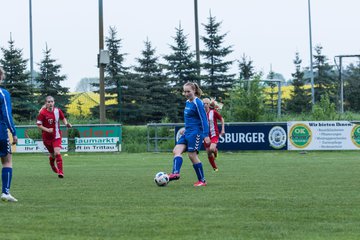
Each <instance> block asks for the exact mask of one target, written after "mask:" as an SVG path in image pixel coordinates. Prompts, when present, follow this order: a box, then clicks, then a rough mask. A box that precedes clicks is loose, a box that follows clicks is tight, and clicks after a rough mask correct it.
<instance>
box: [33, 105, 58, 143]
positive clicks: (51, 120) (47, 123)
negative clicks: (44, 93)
mask: <svg viewBox="0 0 360 240" xmlns="http://www.w3.org/2000/svg"><path fill="white" fill-rule="evenodd" d="M64 118H65V116H64V113H63V112H62V111H61V110H60V109H59V108H54V109H53V111H52V112H49V111H48V110H47V109H46V108H43V109H41V111H40V113H39V115H38V117H37V121H36V124H37V125H43V126H44V127H46V128H52V129H53V132H52V133H48V132H45V131H42V138H43V139H44V140H54V139H58V138H61V131H60V122H59V120H63V119H64Z"/></svg>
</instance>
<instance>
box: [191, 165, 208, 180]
mask: <svg viewBox="0 0 360 240" xmlns="http://www.w3.org/2000/svg"><path fill="white" fill-rule="evenodd" d="M193 167H194V169H195V172H196V176H197V178H198V180H199V181H202V182H205V181H206V180H205V176H204V170H203V166H202V163H201V162H199V163H196V164H194V165H193Z"/></svg>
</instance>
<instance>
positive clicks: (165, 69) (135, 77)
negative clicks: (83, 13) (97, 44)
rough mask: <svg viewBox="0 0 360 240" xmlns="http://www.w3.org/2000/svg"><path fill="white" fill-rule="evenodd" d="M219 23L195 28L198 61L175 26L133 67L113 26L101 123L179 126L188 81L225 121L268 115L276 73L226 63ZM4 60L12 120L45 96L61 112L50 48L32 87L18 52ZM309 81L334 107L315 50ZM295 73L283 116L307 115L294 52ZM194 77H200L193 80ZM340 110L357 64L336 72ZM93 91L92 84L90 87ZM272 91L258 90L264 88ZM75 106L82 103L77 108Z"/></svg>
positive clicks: (355, 89) (355, 104)
mask: <svg viewBox="0 0 360 240" xmlns="http://www.w3.org/2000/svg"><path fill="white" fill-rule="evenodd" d="M221 24H222V22H218V21H217V20H216V18H215V17H214V16H211V15H210V16H209V17H208V22H207V23H206V24H202V26H203V27H204V30H205V35H204V36H201V38H200V39H201V41H202V42H203V45H204V47H203V49H201V50H200V55H201V57H202V58H201V62H200V63H199V62H197V61H196V59H195V52H194V51H192V50H191V49H190V46H189V44H188V40H187V35H186V34H185V33H184V29H183V28H182V26H181V24H179V26H178V27H176V28H175V35H174V36H173V37H172V38H173V40H174V42H173V44H170V45H169V46H170V50H171V52H170V53H169V54H167V55H164V56H162V57H159V56H158V55H157V53H156V48H155V47H154V46H153V45H152V43H151V41H150V40H149V39H146V40H145V41H144V49H143V50H142V51H141V55H140V57H139V58H136V59H135V60H136V64H135V66H126V65H125V59H126V55H127V54H126V53H124V52H123V51H122V50H123V49H122V39H121V38H119V37H118V32H117V29H116V28H115V27H110V28H109V32H108V36H107V37H106V40H105V43H106V50H108V51H109V56H110V62H109V64H107V65H106V67H105V93H106V100H109V99H115V100H116V101H114V102H116V103H114V104H111V105H107V106H106V117H107V119H109V120H111V121H115V122H119V123H123V124H145V123H149V122H162V121H168V122H182V121H183V107H184V100H185V99H184V97H183V95H182V86H183V85H184V84H185V83H186V82H188V81H191V82H197V83H198V84H199V85H200V86H201V88H202V90H203V91H204V95H205V96H206V97H213V98H216V99H217V100H218V101H221V102H223V103H224V106H225V107H224V109H223V115H224V116H225V117H226V119H227V121H261V120H268V119H269V118H268V119H264V118H265V117H266V116H269V115H271V116H275V115H274V113H275V109H276V102H277V92H276V91H277V89H276V84H275V83H273V82H263V81H262V79H264V78H266V79H279V78H282V76H281V74H279V73H275V72H273V71H272V70H271V71H270V72H269V73H267V74H265V73H263V72H256V71H255V70H254V66H253V60H252V59H251V58H250V57H248V56H246V55H245V54H243V56H241V58H240V59H239V60H234V61H232V60H226V59H227V57H228V55H229V54H230V53H232V51H233V50H232V46H226V45H225V38H226V35H227V34H226V33H225V34H222V33H221ZM1 50H2V52H3V58H1V59H0V64H1V65H2V66H3V67H4V70H5V71H6V72H7V77H6V79H5V81H4V87H5V88H8V89H9V91H10V92H11V94H12V98H13V104H14V106H13V108H14V118H15V119H16V120H17V121H20V122H21V121H27V120H31V119H33V118H34V117H35V116H36V115H37V112H38V108H39V106H41V105H42V104H43V101H44V98H45V96H47V95H52V96H54V97H55V99H56V102H57V105H58V106H59V107H61V108H62V109H64V110H65V109H66V108H65V106H66V105H67V104H68V103H69V94H68V93H69V89H68V88H65V87H62V86H61V82H62V81H64V80H65V79H66V77H65V75H62V74H61V73H60V71H61V65H60V64H57V63H56V60H54V59H52V58H51V49H49V48H48V47H47V46H46V48H45V50H44V57H43V59H42V60H41V62H40V63H39V64H38V66H39V72H37V74H36V77H35V79H34V82H33V83H32V82H30V76H29V71H27V70H26V63H27V60H24V59H23V56H22V50H21V49H17V48H15V46H14V41H13V40H12V39H10V40H9V47H8V48H1ZM314 50H315V54H314V56H313V57H314V83H315V86H314V88H315V96H314V98H315V102H316V103H319V104H320V103H321V104H325V103H328V105H329V106H330V107H331V108H332V109H334V111H335V109H336V108H338V107H339V106H340V102H339V100H340V99H339V96H340V81H339V72H338V70H337V68H336V66H333V65H331V64H330V63H329V61H328V59H327V57H326V56H325V55H323V53H322V50H323V49H322V47H321V45H317V46H316V47H315V49H314ZM233 64H237V65H238V74H232V73H229V70H230V68H231V66H232V65H233ZM293 64H294V73H293V74H292V79H291V80H290V82H289V83H288V84H291V85H293V87H294V88H293V90H292V92H291V98H290V99H289V100H287V101H283V102H282V106H281V107H282V111H283V113H287V114H306V113H309V112H314V106H312V101H311V92H310V89H309V88H306V87H305V85H307V84H309V81H310V75H309V73H310V71H309V67H306V66H305V67H303V66H302V65H301V64H302V60H301V57H300V55H299V53H295V56H294V60H293ZM199 72H201V74H200V75H199ZM342 74H343V79H344V82H345V85H344V92H345V93H346V94H345V95H344V100H345V101H344V103H345V104H344V105H345V110H347V111H353V112H358V111H359V110H360V104H359V103H360V81H359V80H360V62H359V61H357V62H356V63H353V64H350V65H348V66H347V67H346V69H343V72H342ZM92 85H93V89H95V90H94V91H95V92H98V86H99V84H98V83H92ZM265 87H267V88H270V89H271V91H270V92H269V91H267V92H265V91H264V88H265ZM79 105H80V107H81V103H79ZM91 111H92V118H94V119H96V118H98V117H99V107H98V106H96V107H94V108H93V109H91Z"/></svg>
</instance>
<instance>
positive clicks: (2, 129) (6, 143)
mask: <svg viewBox="0 0 360 240" xmlns="http://www.w3.org/2000/svg"><path fill="white" fill-rule="evenodd" d="M4 78H5V72H4V70H3V69H2V68H1V67H0V83H1V82H2V80H3V79H4ZM11 111H12V110H11V100H10V94H9V92H8V91H7V90H5V89H3V88H0V157H1V163H2V173H1V179H2V193H1V196H0V198H1V200H3V201H7V202H17V199H16V198H14V197H13V196H11V194H10V185H11V179H12V154H11V145H10V140H9V136H8V129H9V130H10V132H11V134H12V136H13V144H16V142H17V136H16V129H15V125H14V122H13V119H12V114H11Z"/></svg>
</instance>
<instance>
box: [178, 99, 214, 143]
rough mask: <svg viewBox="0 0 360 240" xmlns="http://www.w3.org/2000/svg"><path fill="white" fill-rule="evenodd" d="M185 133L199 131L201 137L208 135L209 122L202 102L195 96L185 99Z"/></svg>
mask: <svg viewBox="0 0 360 240" xmlns="http://www.w3.org/2000/svg"><path fill="white" fill-rule="evenodd" d="M184 121H185V134H189V133H199V134H201V135H202V137H203V138H205V137H207V136H209V124H208V120H207V117H206V112H205V108H204V103H203V102H202V101H201V100H200V99H199V98H197V97H195V99H194V100H193V101H189V100H187V101H186V106H185V109H184Z"/></svg>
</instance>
